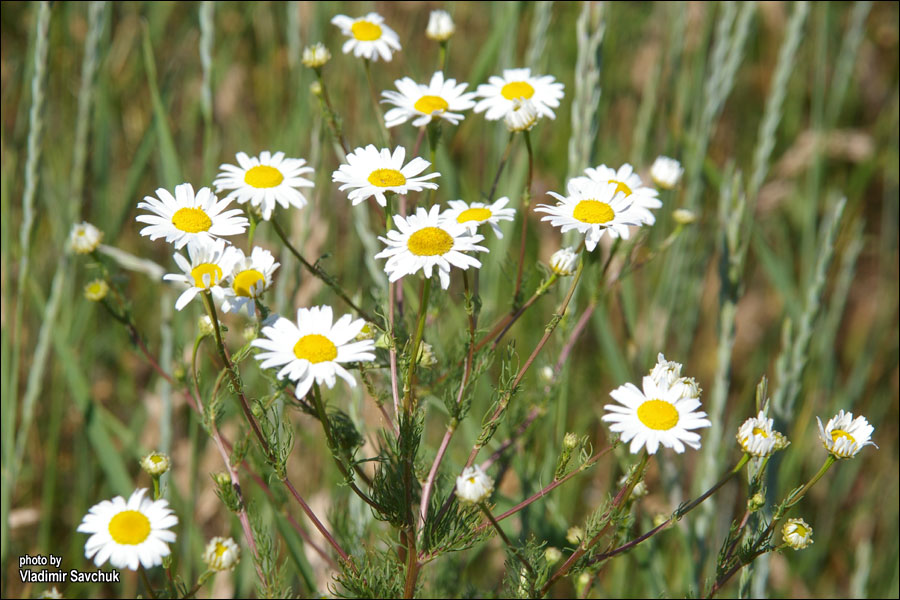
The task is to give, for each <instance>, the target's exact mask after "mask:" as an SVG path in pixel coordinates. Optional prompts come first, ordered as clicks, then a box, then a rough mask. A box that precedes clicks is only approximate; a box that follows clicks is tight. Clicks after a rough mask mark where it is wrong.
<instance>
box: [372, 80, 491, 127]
mask: <svg viewBox="0 0 900 600" xmlns="http://www.w3.org/2000/svg"><path fill="white" fill-rule="evenodd" d="M394 85H395V86H397V89H398V90H400V91H399V92H395V91H393V90H387V91H384V92H381V95H382V96H384V98H385V99H384V100H382V102H387V103H388V104H393V105H394V106H396V107H397V108H392V109H390V110H389V111H387V112H386V113H384V124H385V125H387V126H388V127H394V126H395V125H400V124H401V123H406V122H407V121H408V120H410V119H415V120H414V121H413V122H412V124H413V126H414V127H421V126H422V125H427V124H428V123H431V121H432V119H444V120H445V121H447V122H449V123H452V124H453V125H458V124H459V122H460V121H462V120H463V115H461V114H460V111H463V110H469V109H470V108H472V107H473V106H475V101H474V100H472V98H474V97H475V92H466V88H467V87H469V84H468V83H456V80H455V79H444V74H443V73H442V72H441V71H438V72H437V73H435V74H434V75H432V76H431V82H430V83H429V84H428V85H424V84H420V83H416V82H415V81H414V80H413V79H410V78H409V77H404V78H403V79H398V80H397V81H395V82H394Z"/></svg>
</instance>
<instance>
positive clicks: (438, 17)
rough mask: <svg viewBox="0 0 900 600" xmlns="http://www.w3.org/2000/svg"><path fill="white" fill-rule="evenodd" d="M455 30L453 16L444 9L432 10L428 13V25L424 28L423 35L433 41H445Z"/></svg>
mask: <svg viewBox="0 0 900 600" xmlns="http://www.w3.org/2000/svg"><path fill="white" fill-rule="evenodd" d="M455 31H456V25H454V24H453V17H451V16H450V13H448V12H447V11H446V10H433V11H431V14H430V15H428V26H427V27H426V28H425V36H426V37H427V38H428V39H429V40H434V41H435V42H446V41H447V40H449V39H450V38H451V37H452V36H453V33H454V32H455Z"/></svg>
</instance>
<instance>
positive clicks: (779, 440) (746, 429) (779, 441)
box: [737, 411, 790, 457]
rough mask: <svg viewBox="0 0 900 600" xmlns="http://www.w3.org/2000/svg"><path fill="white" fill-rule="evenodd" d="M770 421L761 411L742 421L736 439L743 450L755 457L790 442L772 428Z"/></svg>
mask: <svg viewBox="0 0 900 600" xmlns="http://www.w3.org/2000/svg"><path fill="white" fill-rule="evenodd" d="M772 423H773V421H772V419H767V418H766V415H765V413H763V411H759V414H758V415H756V416H755V417H750V418H749V419H747V420H746V421H744V423H743V424H742V425H741V426H740V428H739V429H738V432H737V441H738V443H739V444H740V445H741V448H743V450H744V452H746V453H747V454H750V455H752V456H756V457H766V456H769V455H771V454H772V453H773V452H775V451H776V450H781V449H783V448H785V447H787V445H788V444H790V442H788V441H787V438H785V437H784V436H783V435H782V434H780V433H778V432H777V431H775V430H774V429H772Z"/></svg>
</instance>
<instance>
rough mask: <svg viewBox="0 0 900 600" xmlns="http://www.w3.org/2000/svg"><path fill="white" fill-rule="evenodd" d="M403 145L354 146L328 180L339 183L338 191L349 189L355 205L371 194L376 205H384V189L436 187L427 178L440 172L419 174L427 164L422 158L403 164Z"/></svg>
mask: <svg viewBox="0 0 900 600" xmlns="http://www.w3.org/2000/svg"><path fill="white" fill-rule="evenodd" d="M404 158H406V148H404V147H403V146H397V147H396V148H395V149H394V153H393V154H391V151H390V150H388V149H387V148H382V149H381V150H378V149H377V148H376V147H375V146H373V145H372V144H369V145H368V146H366V147H365V148H357V149H356V150H354V151H353V152H351V153H350V154H348V155H347V163H346V164H342V165H341V166H340V167H339V168H338V170H337V171H335V172H334V173H332V175H331V180H332V181H336V182H340V183H343V184H344V185H342V186H341V187H340V188H338V189H339V190H341V191H344V190H346V189H350V190H351V191H350V193H349V194H347V198H348V199H349V200H350V201H351V202H353V205H354V206H356V205H357V204H359V203H360V202H362V201H363V200H365V199H366V198H369V197H372V196H374V197H375V200H377V201H378V204H380V205H381V206H387V198H386V197H385V193H386V192H394V193H395V194H401V195H403V194H408V193H409V192H411V191H412V192H421V191H422V190H424V189H426V188H427V189H431V190H436V189H437V188H438V185H437V184H436V183H431V182H430V181H428V180H429V179H434V178H435V177H440V173H428V174H426V175H419V173H421V172H422V171H424V170H425V169H427V168H428V167H430V166H431V163H430V162H428V161H427V160H425V159H424V158H418V157H416V158H414V159H412V160H411V161H409V162H408V163H407V164H406V166H404V165H403V159H404Z"/></svg>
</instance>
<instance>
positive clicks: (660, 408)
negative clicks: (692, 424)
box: [637, 400, 678, 431]
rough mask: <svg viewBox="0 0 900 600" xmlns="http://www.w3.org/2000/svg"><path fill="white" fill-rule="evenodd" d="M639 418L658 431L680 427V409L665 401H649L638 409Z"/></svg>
mask: <svg viewBox="0 0 900 600" xmlns="http://www.w3.org/2000/svg"><path fill="white" fill-rule="evenodd" d="M637 416H638V419H640V420H641V423H643V424H644V425H646V426H647V427H649V428H650V429H656V430H658V431H665V430H667V429H672V428H673V427H675V426H676V425H678V409H677V408H675V407H674V406H672V404H670V403H669V402H666V401H665V400H647V401H646V402H644V403H643V404H641V405H640V406H639V407H638V409H637Z"/></svg>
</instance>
